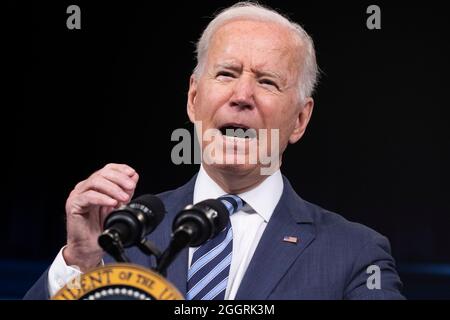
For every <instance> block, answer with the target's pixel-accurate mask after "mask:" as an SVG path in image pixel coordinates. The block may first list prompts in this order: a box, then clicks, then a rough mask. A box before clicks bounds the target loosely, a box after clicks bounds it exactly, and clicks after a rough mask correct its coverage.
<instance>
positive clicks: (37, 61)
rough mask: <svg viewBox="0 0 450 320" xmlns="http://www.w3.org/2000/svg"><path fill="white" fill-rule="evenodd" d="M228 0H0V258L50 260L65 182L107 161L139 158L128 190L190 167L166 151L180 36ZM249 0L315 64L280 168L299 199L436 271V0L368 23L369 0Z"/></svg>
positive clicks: (183, 53)
mask: <svg viewBox="0 0 450 320" xmlns="http://www.w3.org/2000/svg"><path fill="white" fill-rule="evenodd" d="M232 3H233V2H232V1H190V2H180V3H174V2H162V3H159V4H158V5H157V6H156V5H154V2H151V1H148V2H147V4H146V5H143V4H140V5H137V4H130V2H125V1H123V2H121V3H120V2H119V3H114V4H113V3H111V2H104V3H101V4H100V3H98V2H96V3H95V4H94V3H93V1H91V2H87V1H71V2H67V1H58V2H55V3H46V4H43V3H34V4H33V3H29V4H28V3H17V2H9V3H7V9H6V10H2V11H3V16H4V18H6V20H7V26H8V28H7V36H6V43H5V42H4V48H5V51H6V53H7V58H5V60H4V61H3V62H4V64H5V67H6V73H4V75H5V76H6V79H7V81H6V83H7V85H6V87H4V89H5V88H6V90H5V94H6V95H4V96H3V99H2V100H3V101H2V107H3V108H2V111H3V112H2V113H3V117H2V119H3V121H2V123H3V126H2V129H1V130H2V140H3V152H2V154H3V157H2V158H3V162H4V165H3V175H4V179H3V180H4V181H5V183H4V186H5V187H6V188H5V190H4V193H3V208H2V212H3V214H2V217H3V218H2V220H3V224H6V228H5V227H3V228H2V230H3V232H1V233H0V241H1V243H2V244H3V246H2V251H1V252H2V253H1V259H2V261H23V262H25V263H27V262H30V263H31V262H32V261H44V262H45V263H48V262H50V261H51V260H52V259H53V257H54V256H55V254H56V253H57V252H58V250H59V248H60V247H61V246H62V245H63V244H64V237H65V231H64V204H65V199H66V198H67V196H68V194H69V192H70V191H71V189H72V188H73V186H74V185H75V184H76V183H77V182H78V181H80V180H82V179H84V178H86V177H87V176H88V175H89V174H90V173H92V172H93V171H94V170H97V169H99V168H101V167H102V166H104V165H105V164H106V163H108V162H119V163H127V164H129V165H131V166H132V167H134V168H135V169H136V170H137V171H138V172H139V173H140V176H141V179H140V182H139V186H138V190H137V192H136V194H142V193H158V192H161V191H164V190H168V189H172V188H174V187H176V186H179V185H180V184H182V183H184V182H185V181H187V180H188V179H189V178H190V177H191V176H192V175H193V174H194V173H195V172H196V171H197V170H198V166H194V165H182V166H176V165H174V164H172V162H171V159H170V152H171V149H172V148H173V146H174V145H175V144H176V143H175V142H171V140H170V137H171V133H172V131H173V130H174V129H176V128H188V129H190V130H191V129H192V126H191V125H190V124H189V123H188V118H187V116H186V112H185V107H186V93H187V89H188V81H189V76H190V72H191V70H192V69H193V67H194V65H195V59H194V54H193V51H194V42H195V41H196V40H197V39H198V37H199V35H200V33H201V31H202V30H203V28H204V27H205V26H206V24H207V23H208V21H209V20H210V17H211V16H212V14H213V13H214V12H215V11H216V10H218V9H219V8H222V7H224V6H227V5H230V4H232ZM262 3H264V4H267V5H270V6H272V7H274V8H278V9H280V10H281V11H282V12H284V13H286V14H288V15H289V16H290V17H291V18H292V19H293V20H295V21H299V22H300V23H301V24H302V25H303V26H304V27H305V29H306V30H307V31H308V32H309V33H310V34H311V35H312V37H313V38H314V40H315V44H316V49H317V57H318V62H319V66H320V68H321V70H322V76H321V80H320V84H319V86H318V90H317V93H316V94H315V100H316V106H315V110H314V113H313V118H312V122H311V123H310V126H309V128H308V130H307V134H306V136H305V137H304V138H303V139H302V140H301V141H300V143H298V144H296V145H294V146H291V147H290V148H288V151H287V152H286V154H285V158H284V163H283V168H282V172H283V173H284V174H285V175H286V176H288V178H289V179H290V181H291V183H292V184H293V186H294V187H295V188H296V190H297V191H298V193H299V194H300V195H301V196H302V197H303V198H305V199H307V200H309V201H311V202H314V203H317V204H319V205H321V206H323V207H325V208H327V209H329V210H333V211H336V212H338V213H340V214H342V215H343V216H345V217H346V218H347V219H350V220H354V221H357V222H360V223H364V224H366V225H368V226H370V227H372V228H374V229H376V230H377V231H379V232H381V233H383V234H384V235H386V236H387V237H388V238H389V239H390V240H391V245H392V249H393V254H394V257H395V258H396V260H397V262H398V264H399V265H400V267H402V266H403V268H404V269H403V270H405V271H404V274H403V275H404V276H403V279H404V281H405V279H407V280H408V279H410V278H411V279H412V280H410V281H411V282H410V283H413V281H416V280H417V277H416V276H413V275H410V273H408V272H409V271H410V270H411V269H408V266H417V265H418V264H420V265H419V266H434V267H436V266H437V267H443V268H444V269H442V268H441V269H439V268H438V269H436V268H435V269H433V270H438V271H436V272H435V273H436V274H438V273H440V274H441V275H444V276H447V277H450V271H449V272H447V273H445V272H444V273H442V270H444V271H445V270H447V269H445V268H448V269H450V268H449V267H446V266H447V265H446V264H445V263H450V250H449V244H450V232H449V231H448V229H449V227H450V223H449V218H448V215H449V213H450V204H449V202H448V194H449V184H448V176H449V169H448V163H449V161H448V160H449V143H448V140H447V139H448V137H449V129H448V119H447V117H446V115H447V114H448V112H447V108H448V107H449V103H448V99H447V94H448V92H449V89H448V85H449V81H448V74H449V62H448V57H449V41H448V39H449V35H448V32H447V31H448V30H449V28H448V27H449V19H448V17H447V13H446V11H445V10H444V7H443V5H441V4H440V2H430V1H427V2H426V3H425V2H421V3H420V4H415V3H411V2H406V1H404V2H403V1H401V2H397V1H395V3H394V2H393V1H392V2H390V3H387V2H386V3H384V2H376V3H375V4H378V5H379V6H380V8H381V19H382V21H381V23H382V24H381V27H382V28H381V30H368V29H367V27H366V19H367V17H368V14H366V8H367V6H368V5H369V4H372V3H371V2H363V1H358V2H355V1H352V2H344V1H340V2H338V3H332V2H331V1H276V2H275V1H263V2H262ZM70 4H78V5H79V6H80V8H81V30H68V29H67V28H66V19H67V17H68V14H66V8H67V6H68V5H70ZM5 221H6V223H5ZM424 264H426V265H424ZM424 268H425V267H423V268H422V269H421V270H422V271H424V270H425V269H424ZM419 269H420V268H419ZM408 270H409V271H408ZM430 270H431V269H430ZM439 270H440V271H439ZM419 271H420V270H419ZM431 273H433V272H431ZM447 280H448V279H447ZM430 281H431V280H430ZM433 281H434V280H433ZM439 281H440V280H439ZM429 283H430V282H429ZM439 283H442V282H439ZM29 285H31V283H29ZM405 285H406V288H407V289H408V285H409V286H410V287H409V288H412V285H411V284H408V281H405ZM411 290H412V289H411ZM411 292H412V291H411ZM422 293H423V292H422ZM439 295H440V297H443V296H444V295H445V296H446V297H449V296H450V293H449V291H448V290H447V291H445V292H444V291H443V292H440V293H439ZM411 296H413V297H414V293H411ZM417 296H420V294H418V295H417ZM423 296H426V295H423ZM428 296H432V295H431V294H430V293H429V292H428Z"/></svg>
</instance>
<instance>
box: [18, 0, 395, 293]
mask: <svg viewBox="0 0 450 320" xmlns="http://www.w3.org/2000/svg"><path fill="white" fill-rule="evenodd" d="M316 78H317V65H316V61H315V53H314V47H313V42H312V40H311V38H310V37H309V36H308V35H307V33H306V32H305V31H304V30H303V29H302V28H301V27H300V26H299V25H297V24H295V23H292V22H290V21H288V20H287V19H286V18H284V17H283V16H281V15H280V14H278V13H277V12H274V11H272V10H269V9H266V8H263V7H261V6H258V5H255V4H251V3H238V4H236V5H234V6H232V7H230V8H228V9H226V10H224V11H222V13H220V14H219V15H218V16H217V17H216V18H215V19H214V20H213V21H211V23H210V24H209V25H208V27H207V28H206V30H205V31H204V33H203V35H202V37H201V38H200V40H199V43H198V45H197V66H196V68H195V70H194V73H193V75H192V76H191V79H190V86H189V92H188V101H187V113H188V116H189V119H190V120H191V121H192V122H194V123H195V124H196V129H197V132H198V133H199V137H200V139H201V144H202V151H203V159H202V166H201V168H200V171H199V173H198V175H196V176H195V177H194V178H193V179H192V180H191V181H190V182H188V183H187V184H186V185H184V186H182V187H180V188H178V189H176V190H173V191H169V192H165V193H163V194H160V195H159V197H160V198H161V199H162V200H163V202H164V203H165V205H166V209H167V211H168V213H167V217H166V218H165V220H164V221H163V223H162V224H161V225H160V226H159V227H158V228H157V230H156V231H155V232H154V233H153V234H152V235H151V237H150V238H151V239H152V240H153V241H154V242H155V243H156V244H157V245H158V246H159V247H160V248H165V247H167V245H168V243H169V240H170V226H171V224H172V221H173V218H174V216H175V215H176V214H177V213H178V212H179V211H180V210H181V209H182V208H183V207H184V206H186V205H187V204H190V203H197V202H199V201H202V200H205V199H209V198H218V197H220V196H223V195H226V194H230V195H232V197H235V199H238V200H237V201H238V202H240V201H242V202H241V203H242V206H241V207H239V209H238V210H237V212H235V213H233V214H232V215H231V216H230V220H231V228H230V230H232V232H231V231H230V239H229V241H231V239H232V246H231V247H232V255H229V256H230V257H232V258H231V265H230V266H226V268H225V269H223V270H225V271H226V272H221V273H226V274H225V275H224V278H223V279H222V282H221V283H223V284H224V286H223V288H222V289H220V290H222V291H221V292H216V293H215V294H211V292H213V291H214V290H209V291H208V292H206V291H205V293H203V294H201V295H200V294H198V293H199V291H200V290H196V289H197V288H198V284H194V285H193V284H192V283H190V281H191V280H192V278H193V277H194V276H192V273H193V269H195V268H196V267H195V266H196V261H197V260H196V259H197V258H196V256H195V251H196V249H193V248H190V249H186V250H184V251H183V252H182V253H181V254H180V255H179V256H178V258H177V259H176V260H175V261H174V262H173V263H172V265H171V266H170V267H169V269H168V273H167V278H168V279H169V280H170V281H171V282H172V283H174V284H175V285H176V286H177V287H178V289H179V290H180V291H181V292H182V293H183V294H185V295H186V297H187V298H189V299H201V298H205V299H206V298H217V297H219V298H223V299H401V298H403V297H402V295H401V294H400V291H399V290H400V287H401V282H400V279H399V277H398V275H397V273H396V271H395V264H394V261H393V258H392V257H391V255H390V248H389V242H388V241H387V239H386V238H384V237H383V236H381V235H379V234H378V233H376V232H375V231H373V230H371V229H369V228H367V227H364V226H362V225H359V224H356V223H351V222H349V221H347V220H345V219H344V218H342V217H341V216H339V215H337V214H335V213H331V212H329V211H326V210H324V209H322V208H320V207H318V206H316V205H314V204H311V203H308V202H306V201H304V200H302V199H301V198H300V197H299V196H298V195H297V194H296V193H295V191H294V190H293V189H292V187H291V186H290V184H289V182H288V180H287V179H286V178H285V177H283V176H282V175H281V173H280V170H279V166H280V164H281V160H282V155H283V152H284V150H285V149H286V147H287V145H288V144H289V143H291V144H293V143H295V142H297V141H298V140H299V139H300V138H301V137H302V136H303V134H304V132H305V130H306V127H307V125H308V122H309V120H310V118H311V113H312V110H313V105H314V103H313V99H312V98H311V95H312V92H313V89H314V86H315V83H316ZM232 129H242V130H248V129H251V130H253V132H254V133H253V135H251V136H249V137H247V138H245V137H236V135H234V136H233V133H231V134H230V132H227V130H229V131H230V130H232ZM208 130H209V132H211V131H212V132H213V133H214V134H213V135H212V136H209V137H207V135H206V134H204V133H205V132H208ZM272 133H276V134H275V135H272ZM230 135H231V136H230ZM211 137H213V138H211ZM224 149H225V151H224ZM210 150H214V151H215V152H209V151H210ZM263 155H268V156H269V158H270V160H271V161H270V163H267V162H265V163H263V161H262V158H263ZM252 156H256V161H250V158H252ZM224 159H225V160H226V161H224ZM268 167H269V168H268ZM264 169H268V170H265V171H264ZM138 178H139V177H138V174H137V173H136V172H135V170H134V169H132V168H130V167H129V166H127V165H120V164H109V165H107V166H105V167H104V168H103V169H101V170H99V171H97V172H95V173H94V174H92V175H91V176H90V177H89V178H88V179H86V180H85V181H82V182H80V183H79V184H78V185H77V186H76V187H75V189H74V190H73V191H72V193H71V194H70V196H69V198H68V199H67V204H66V214H67V245H66V246H65V247H64V248H63V249H62V250H61V251H60V253H59V254H58V256H57V257H56V259H55V261H54V263H53V264H52V266H51V267H50V268H49V270H48V271H47V272H46V273H45V274H44V275H43V276H42V277H41V279H40V280H39V281H38V282H37V283H36V284H35V286H34V287H33V288H32V289H31V290H30V291H29V292H28V294H27V296H26V298H34V299H36V298H38V299H39V298H41V299H45V298H48V297H49V296H51V295H53V294H55V293H56V291H57V290H58V289H59V288H61V287H62V286H63V285H64V283H66V282H67V281H68V280H69V279H70V278H71V277H73V276H74V275H76V274H77V272H78V271H77V270H75V269H74V268H71V267H70V266H71V265H76V266H78V267H79V268H80V269H81V271H82V272H84V271H87V270H89V269H91V268H93V267H95V266H98V265H99V264H101V263H102V258H103V251H102V250H101V248H100V247H99V246H98V244H97V238H98V236H99V234H100V233H101V231H102V225H103V221H104V219H105V217H106V216H107V215H108V214H109V213H110V212H111V211H112V210H113V209H114V208H115V207H117V206H119V205H121V204H124V203H127V202H129V201H130V199H131V198H132V196H133V192H134V190H135V187H136V184H137V182H138ZM211 241H212V240H211ZM198 250H200V249H198ZM127 253H128V255H129V256H130V257H131V260H132V261H133V262H134V263H139V264H143V265H148V259H147V258H146V257H145V256H143V255H142V254H141V253H139V252H138V251H137V250H133V249H131V250H128V252H127ZM230 254H231V252H230ZM104 259H105V262H108V261H110V259H109V258H108V257H104ZM374 267H375V269H376V270H379V271H380V277H379V280H380V283H378V284H377V285H375V286H371V285H369V284H368V283H369V281H368V279H369V276H370V274H368V273H367V270H368V269H369V268H374ZM203 280H204V279H203ZM205 286H206V287H207V286H208V283H205ZM204 290H206V289H204ZM218 291H219V290H218ZM194 292H195V294H197V296H196V295H195V294H194Z"/></svg>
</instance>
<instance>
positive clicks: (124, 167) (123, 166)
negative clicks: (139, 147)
mask: <svg viewBox="0 0 450 320" xmlns="http://www.w3.org/2000/svg"><path fill="white" fill-rule="evenodd" d="M104 169H112V170H116V171H119V172H122V173H124V174H126V175H127V176H132V175H133V174H134V173H135V172H136V170H134V169H133V168H132V167H130V166H129V165H126V164H120V163H108V164H107V165H106V166H105V167H104Z"/></svg>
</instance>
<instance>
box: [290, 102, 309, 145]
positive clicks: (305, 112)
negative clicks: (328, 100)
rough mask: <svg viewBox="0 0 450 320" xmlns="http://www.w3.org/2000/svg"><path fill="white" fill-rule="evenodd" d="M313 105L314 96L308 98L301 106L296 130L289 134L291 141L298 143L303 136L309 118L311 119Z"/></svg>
mask: <svg viewBox="0 0 450 320" xmlns="http://www.w3.org/2000/svg"><path fill="white" fill-rule="evenodd" d="M313 107H314V100H313V99H312V98H307V99H306V100H305V102H304V103H303V106H301V107H300V112H299V114H298V117H297V119H296V121H295V127H294V130H293V131H292V133H291V135H290V136H289V143H296V142H297V141H298V140H300V138H301V137H302V136H303V134H304V133H305V130H306V127H307V126H308V123H309V120H310V119H311V115H312V111H313Z"/></svg>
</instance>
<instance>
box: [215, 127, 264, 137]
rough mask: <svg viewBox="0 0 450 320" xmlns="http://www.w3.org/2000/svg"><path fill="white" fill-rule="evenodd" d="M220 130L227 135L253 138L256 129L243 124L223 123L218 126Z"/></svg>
mask: <svg viewBox="0 0 450 320" xmlns="http://www.w3.org/2000/svg"><path fill="white" fill-rule="evenodd" d="M219 130H220V132H221V133H222V134H223V135H224V136H227V137H232V138H242V139H253V138H256V130H255V129H252V128H249V127H247V126H245V125H235V124H231V125H228V124H227V125H223V126H221V127H220V128H219Z"/></svg>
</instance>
